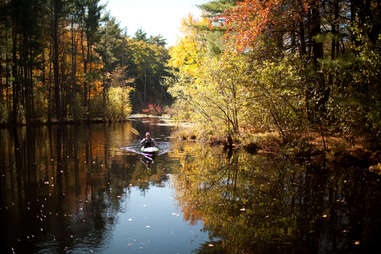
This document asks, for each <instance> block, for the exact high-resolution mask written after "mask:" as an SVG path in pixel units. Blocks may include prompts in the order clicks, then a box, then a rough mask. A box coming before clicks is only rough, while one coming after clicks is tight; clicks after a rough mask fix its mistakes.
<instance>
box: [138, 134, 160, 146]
mask: <svg viewBox="0 0 381 254" xmlns="http://www.w3.org/2000/svg"><path fill="white" fill-rule="evenodd" d="M140 144H141V145H142V146H143V147H144V148H146V147H154V146H157V144H156V142H155V140H154V139H153V138H151V134H150V133H149V132H146V137H145V138H143V139H142V141H140Z"/></svg>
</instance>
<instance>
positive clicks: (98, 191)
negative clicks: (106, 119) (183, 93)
mask: <svg viewBox="0 0 381 254" xmlns="http://www.w3.org/2000/svg"><path fill="white" fill-rule="evenodd" d="M130 127H131V126H130V125H129V124H123V125H115V126H111V127H108V128H105V126H103V125H90V126H86V127H80V126H65V127H60V126H52V127H50V128H48V127H41V128H19V129H14V130H13V131H7V130H0V146H1V149H0V156H1V157H0V169H1V174H2V175H1V177H0V191H1V192H0V209H1V210H0V214H1V215H2V216H1V217H0V223H1V224H0V226H1V227H2V231H3V232H5V233H6V234H5V239H3V240H4V242H5V243H6V244H2V246H1V247H0V248H1V250H4V251H3V253H8V252H9V250H10V248H11V247H13V248H15V250H16V253H26V252H28V253H29V252H33V251H34V250H35V249H39V248H41V249H42V248H47V246H49V249H50V250H54V249H56V250H57V251H58V250H59V251H58V252H62V250H64V249H70V248H73V247H74V246H76V245H77V244H85V245H86V244H91V246H95V247H96V246H100V245H101V244H102V241H104V239H105V238H107V237H108V234H109V232H110V230H111V229H112V227H113V224H114V223H116V220H117V217H116V214H117V213H118V212H119V211H120V208H121V207H120V201H121V200H123V199H125V198H126V197H127V196H128V195H129V188H130V187H132V186H139V188H140V189H141V191H145V190H146V189H147V188H148V186H149V185H148V183H149V182H151V183H153V184H157V185H162V184H163V182H164V181H166V180H167V172H166V171H165V170H161V169H160V168H158V167H155V166H153V167H152V168H151V170H149V171H148V170H146V169H145V167H144V164H143V163H141V162H140V161H138V160H137V158H136V156H134V157H131V156H130V157H128V156H126V155H125V154H123V153H121V152H120V151H119V149H114V148H115V147H117V148H119V147H120V146H122V145H124V144H126V143H129V142H131V140H132V139H133V137H131V136H130V135H131V131H130V130H129V128H130Z"/></svg>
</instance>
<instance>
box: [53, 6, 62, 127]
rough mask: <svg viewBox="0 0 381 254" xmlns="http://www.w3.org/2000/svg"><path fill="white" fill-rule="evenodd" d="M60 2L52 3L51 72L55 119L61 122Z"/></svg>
mask: <svg viewBox="0 0 381 254" xmlns="http://www.w3.org/2000/svg"><path fill="white" fill-rule="evenodd" d="M59 4H60V0H55V1H54V13H53V15H54V17H53V19H54V20H53V34H52V37H53V38H52V39H53V72H54V99H55V102H56V103H55V104H56V117H57V121H58V122H61V121H62V115H61V94H60V80H59V62H58V59H59V58H58V55H59V48H58V10H59Z"/></svg>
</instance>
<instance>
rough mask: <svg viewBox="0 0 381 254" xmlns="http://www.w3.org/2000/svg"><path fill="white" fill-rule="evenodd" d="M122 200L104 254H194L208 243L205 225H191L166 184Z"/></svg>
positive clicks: (134, 189)
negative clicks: (203, 229) (186, 220)
mask: <svg viewBox="0 0 381 254" xmlns="http://www.w3.org/2000/svg"><path fill="white" fill-rule="evenodd" d="M130 191H131V192H130V193H129V194H128V196H127V198H126V197H122V199H123V198H124V200H122V201H121V212H119V213H118V214H117V215H116V217H117V219H116V220H117V222H116V225H115V227H114V229H113V233H112V236H111V239H110V240H109V242H108V243H107V245H106V246H105V247H104V248H103V249H101V250H99V251H100V252H101V253H191V252H192V250H195V249H197V248H198V247H199V246H200V245H201V244H202V243H204V242H205V241H208V234H207V232H201V231H200V230H201V229H202V223H199V224H198V225H197V224H196V225H193V226H192V225H189V223H187V222H185V221H184V220H183V216H182V213H181V212H180V211H179V209H178V208H177V205H176V201H175V200H174V199H173V198H172V197H173V196H174V195H173V191H174V190H173V187H172V186H171V184H170V183H168V182H167V183H166V185H165V187H163V188H160V187H156V186H151V187H150V189H149V191H146V192H145V193H144V195H143V194H142V192H141V191H140V190H139V189H138V188H137V187H134V188H131V189H130Z"/></svg>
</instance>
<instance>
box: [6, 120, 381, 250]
mask: <svg viewBox="0 0 381 254" xmlns="http://www.w3.org/2000/svg"><path fill="white" fill-rule="evenodd" d="M132 128H134V129H137V130H138V131H139V132H140V133H141V134H144V132H145V131H147V130H148V131H150V132H151V133H152V136H153V137H155V138H156V141H157V142H158V143H159V146H160V147H161V148H162V151H164V153H163V154H161V155H159V156H157V157H156V158H155V161H154V163H153V164H147V162H146V160H144V158H143V157H142V156H141V155H138V154H135V153H132V152H128V151H126V150H123V149H121V147H126V146H129V147H135V146H136V144H137V141H138V140H139V137H138V136H137V135H135V134H133V133H134V131H133V129H132ZM171 132H172V127H170V126H166V125H165V123H163V122H160V120H158V119H143V120H137V121H131V122H129V123H125V124H115V125H103V124H93V125H82V126H81V125H78V126H77V125H70V126H64V127H59V126H53V127H51V128H48V127H39V128H29V129H26V128H19V129H13V130H0V191H1V193H0V223H1V224H0V226H1V230H2V237H1V253H263V254H265V253H381V248H380V245H379V240H380V239H381V238H380V237H381V230H380V229H381V216H380V215H381V202H380V201H381V184H380V175H379V174H377V173H375V172H370V171H369V170H368V169H366V168H365V169H364V168H362V166H361V165H363V163H360V162H358V161H355V160H351V158H344V159H343V160H342V161H343V163H341V164H340V165H338V164H337V163H335V162H333V161H330V160H328V159H326V158H325V157H324V158H323V157H321V156H319V155H317V156H311V157H305V158H295V157H294V156H292V155H290V153H288V152H287V150H285V151H282V153H281V154H276V155H275V154H274V155H270V156H268V155H267V156H264V155H250V154H248V153H245V152H242V151H237V152H233V153H225V152H223V151H222V150H221V149H220V148H216V147H209V146H203V145H200V144H197V143H192V142H180V141H176V140H172V139H171V138H170V134H171Z"/></svg>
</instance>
